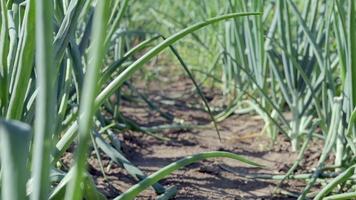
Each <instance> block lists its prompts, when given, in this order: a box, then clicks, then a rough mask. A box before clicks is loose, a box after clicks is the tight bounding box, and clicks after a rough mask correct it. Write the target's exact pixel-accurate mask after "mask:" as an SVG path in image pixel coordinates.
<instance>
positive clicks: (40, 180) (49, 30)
mask: <svg viewBox="0 0 356 200" xmlns="http://www.w3.org/2000/svg"><path fill="white" fill-rule="evenodd" d="M52 18H53V5H52V1H48V0H38V1H36V70H37V73H38V77H37V87H38V96H37V99H36V119H35V135H34V143H33V161H32V170H33V172H32V173H33V185H35V186H36V187H33V188H32V189H33V190H32V193H31V199H33V200H37V199H47V198H48V193H49V185H50V184H49V171H50V154H51V152H52V136H53V133H54V130H55V124H56V122H55V118H56V116H55V113H56V104H55V95H56V94H55V89H54V88H55V87H54V83H55V82H54V81H53V80H54V79H55V78H56V77H55V76H54V75H55V71H56V70H55V69H54V68H53V65H52V64H53V63H52V61H53V48H52V43H53V37H52V34H53V27H52V25H53V24H52Z"/></svg>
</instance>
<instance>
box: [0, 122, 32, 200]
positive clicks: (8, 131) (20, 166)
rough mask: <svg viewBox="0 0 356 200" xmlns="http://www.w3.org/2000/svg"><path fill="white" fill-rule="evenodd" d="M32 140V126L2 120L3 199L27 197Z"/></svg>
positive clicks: (0, 135)
mask: <svg viewBox="0 0 356 200" xmlns="http://www.w3.org/2000/svg"><path fill="white" fill-rule="evenodd" d="M30 141H31V127H30V126H28V125H27V124H25V123H22V122H17V121H3V120H0V155H1V169H2V171H1V175H2V177H1V181H2V184H1V197H2V199H8V200H19V199H26V181H27V179H28V177H29V171H28V166H27V164H28V163H27V162H28V158H29V153H28V152H29V149H30Z"/></svg>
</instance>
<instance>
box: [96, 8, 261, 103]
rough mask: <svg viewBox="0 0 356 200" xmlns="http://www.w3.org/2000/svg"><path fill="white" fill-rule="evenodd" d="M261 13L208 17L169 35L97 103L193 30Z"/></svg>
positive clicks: (101, 93)
mask: <svg viewBox="0 0 356 200" xmlns="http://www.w3.org/2000/svg"><path fill="white" fill-rule="evenodd" d="M259 14H260V13H258V12H246V13H231V14H226V15H222V16H218V17H214V18H210V19H207V20H206V21H204V22H200V23H197V24H195V25H192V26H189V27H188V28H185V29H183V30H181V31H179V32H178V33H176V34H174V35H172V36H170V37H168V38H167V39H166V40H164V41H163V42H161V43H160V44H159V45H157V46H156V47H154V48H153V49H151V50H150V51H149V52H147V53H146V54H144V55H143V56H142V57H141V58H139V59H138V60H136V61H135V62H134V63H132V64H131V65H130V66H129V67H128V68H127V69H125V71H123V72H122V73H121V74H120V75H119V76H117V77H116V78H115V79H114V80H113V81H112V82H110V83H109V85H108V86H107V87H105V88H104V89H103V90H102V91H101V92H100V94H99V95H98V96H97V98H96V99H95V105H96V106H99V105H101V104H102V103H103V102H104V101H105V100H106V99H107V98H108V97H109V96H110V95H111V94H113V92H114V91H115V90H117V89H118V88H119V87H120V86H121V85H122V84H123V83H124V82H125V81H126V80H128V79H129V78H130V77H131V76H132V74H133V73H134V72H135V71H137V70H138V69H139V68H140V67H141V66H142V65H143V64H145V63H146V62H147V61H149V60H150V59H151V58H153V57H155V56H156V55H158V54H159V53H160V52H161V51H163V50H164V49H165V48H167V47H169V46H170V45H172V44H173V43H175V42H176V41H178V40H179V39H181V38H183V37H184V36H186V35H188V34H190V33H192V32H193V31H196V30H198V29H201V28H203V27H205V26H207V25H209V24H212V23H216V22H219V21H222V20H226V19H230V18H234V17H241V16H248V15H259Z"/></svg>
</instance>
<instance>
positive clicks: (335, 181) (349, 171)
mask: <svg viewBox="0 0 356 200" xmlns="http://www.w3.org/2000/svg"><path fill="white" fill-rule="evenodd" d="M355 168H356V165H353V166H351V167H349V168H348V169H347V170H346V171H344V172H343V173H341V174H340V175H339V176H337V177H336V178H334V179H333V180H332V181H331V182H330V183H329V184H327V185H326V186H325V187H324V188H323V189H322V190H321V191H320V192H319V193H318V195H316V197H315V198H314V200H321V199H323V197H325V196H326V195H328V194H329V193H330V192H331V191H332V190H333V189H334V188H335V187H336V186H337V185H339V184H341V183H343V182H345V181H347V180H348V179H349V178H350V177H351V176H352V175H354V173H355Z"/></svg>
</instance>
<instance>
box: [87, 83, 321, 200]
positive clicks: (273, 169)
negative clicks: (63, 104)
mask: <svg viewBox="0 0 356 200" xmlns="http://www.w3.org/2000/svg"><path fill="white" fill-rule="evenodd" d="M133 82H134V83H135V84H134V85H135V86H136V87H137V88H138V91H140V92H141V93H143V94H145V95H146V96H147V98H148V99H150V100H152V101H153V102H155V104H156V105H157V106H158V107H159V108H160V109H161V110H162V111H164V112H169V113H171V114H172V115H174V116H175V117H177V118H180V119H182V120H184V121H185V123H189V124H196V125H201V126H199V127H197V128H191V129H187V130H165V131H163V133H161V135H162V136H164V137H166V138H169V139H170V141H161V140H159V139H157V138H154V137H152V136H149V135H147V134H144V133H141V132H134V131H126V132H123V133H117V134H118V136H119V138H121V140H122V142H123V150H124V153H125V155H126V157H127V158H128V159H129V160H130V161H132V162H133V163H134V164H135V165H136V166H138V167H139V168H140V169H141V170H143V171H144V172H145V173H146V174H151V173H153V172H155V171H157V170H159V169H160V168H162V167H164V166H166V165H168V164H170V163H171V162H174V161H176V160H178V159H180V158H183V157H185V156H188V155H191V154H195V153H199V152H204V151H211V150H224V151H229V152H234V153H237V154H239V155H243V156H245V157H246V158H248V159H250V160H252V161H255V162H257V163H259V164H262V165H264V166H265V168H255V167H251V166H249V165H246V164H243V163H241V162H238V161H235V160H231V159H210V160H206V161H202V162H199V163H195V164H192V165H189V166H187V167H185V168H183V169H181V170H179V171H176V172H174V173H173V174H172V175H170V176H168V177H167V178H165V179H163V180H162V181H160V183H161V184H162V185H164V186H165V187H168V186H176V187H177V189H178V192H177V195H176V196H175V198H174V199H295V197H293V195H291V194H298V193H300V192H301V191H302V190H303V188H304V187H305V182H304V181H296V180H293V181H287V182H285V183H284V184H283V185H282V186H281V188H282V190H279V191H282V192H274V191H275V189H276V187H277V185H278V183H279V181H278V180H268V179H252V178H247V177H246V176H245V175H246V174H284V173H286V172H287V171H288V169H289V167H290V166H291V165H292V164H293V162H294V161H295V159H296V158H297V154H296V153H293V152H291V149H290V144H289V142H288V140H287V138H286V137H285V136H283V135H278V137H277V139H276V141H275V142H274V143H273V142H272V141H271V139H270V138H269V137H268V136H266V134H264V133H262V128H263V125H264V123H263V121H262V120H261V119H260V118H259V117H258V116H256V115H253V114H242V115H237V114H234V115H232V116H230V117H229V118H227V119H226V120H224V121H222V122H221V123H219V130H220V134H221V142H220V141H219V138H218V135H217V132H216V130H215V129H214V127H213V126H212V125H211V124H210V119H209V115H208V114H207V113H206V112H205V111H204V110H202V109H199V108H197V107H194V106H192V105H202V104H201V101H200V98H199V97H198V96H197V95H195V94H194V92H191V91H192V88H194V87H193V85H192V83H191V81H190V80H189V79H187V78H184V77H181V76H179V77H175V78H173V79H167V80H153V81H148V82H147V81H140V80H133ZM192 94H193V95H192ZM204 94H208V95H209V96H207V99H208V100H209V104H210V105H211V106H216V107H219V106H221V105H222V104H223V102H224V99H223V98H222V94H221V93H219V92H217V91H215V90H213V89H208V88H206V89H204ZM132 95H135V94H132ZM120 104H121V107H120V110H121V111H122V113H123V115H124V116H126V117H128V118H131V119H132V120H134V121H136V122H137V123H139V124H140V125H141V126H143V127H152V126H155V125H160V124H167V123H169V122H168V121H167V120H166V119H164V118H163V117H161V116H160V115H159V113H158V112H157V111H154V110H152V109H149V108H148V106H147V105H146V104H145V103H144V102H143V101H140V102H132V101H130V100H123V101H121V103H120ZM311 146H312V147H313V148H312V149H308V150H307V152H306V156H305V158H306V160H304V161H303V162H302V167H300V168H299V169H298V170H299V171H303V172H306V169H311V168H312V167H314V166H315V164H316V162H317V159H318V157H319V153H318V152H320V149H321V145H311ZM92 155H94V153H93V154H92ZM103 159H104V160H103V163H104V167H107V165H108V164H109V159H108V158H107V157H105V155H103ZM89 163H90V166H89V167H90V168H89V169H90V173H91V174H92V175H93V177H95V182H96V184H97V185H98V188H99V190H100V191H102V192H103V193H104V194H105V195H106V196H107V197H108V198H109V199H112V198H114V197H116V196H118V195H119V194H120V193H122V192H123V191H126V190H127V189H128V188H129V187H130V186H132V185H134V184H135V183H136V182H135V180H134V179H133V178H132V177H130V176H129V175H128V174H127V172H126V171H125V169H123V168H121V167H120V166H118V165H115V164H112V166H111V168H110V169H109V170H108V171H107V170H106V171H105V173H106V176H107V180H104V178H103V176H102V174H101V172H100V167H99V165H98V161H97V160H96V159H95V156H93V158H92V159H90V162H89ZM288 192H289V193H288ZM287 193H288V195H287ZM155 197H156V195H155V193H154V191H153V189H152V188H149V189H147V190H145V191H144V192H143V193H141V194H140V196H139V197H138V199H155Z"/></svg>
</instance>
